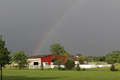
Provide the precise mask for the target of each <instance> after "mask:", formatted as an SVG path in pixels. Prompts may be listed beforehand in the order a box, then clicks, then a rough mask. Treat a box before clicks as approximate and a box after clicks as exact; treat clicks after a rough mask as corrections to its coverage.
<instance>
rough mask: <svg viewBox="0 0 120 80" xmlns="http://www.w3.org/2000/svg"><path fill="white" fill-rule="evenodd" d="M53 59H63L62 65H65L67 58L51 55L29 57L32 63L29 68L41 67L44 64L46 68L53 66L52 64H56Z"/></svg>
mask: <svg viewBox="0 0 120 80" xmlns="http://www.w3.org/2000/svg"><path fill="white" fill-rule="evenodd" d="M53 58H57V59H62V63H64V62H65V59H66V57H62V56H58V55H50V54H48V55H35V56H30V57H29V59H28V61H29V62H30V63H29V66H38V67H39V66H40V65H41V64H43V65H44V66H47V65H51V64H54V63H53V62H52V59H53ZM62 63H61V64H62Z"/></svg>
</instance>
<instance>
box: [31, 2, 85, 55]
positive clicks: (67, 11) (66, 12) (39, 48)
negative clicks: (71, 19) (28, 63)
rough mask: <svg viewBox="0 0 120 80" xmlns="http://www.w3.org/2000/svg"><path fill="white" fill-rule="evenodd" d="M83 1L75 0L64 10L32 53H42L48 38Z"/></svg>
mask: <svg viewBox="0 0 120 80" xmlns="http://www.w3.org/2000/svg"><path fill="white" fill-rule="evenodd" d="M81 1H83V0H77V1H75V3H73V4H72V5H71V7H70V8H69V9H68V10H66V11H65V12H64V14H63V15H62V16H61V17H60V18H59V19H58V21H57V22H56V23H55V24H54V25H53V26H52V27H51V28H50V29H49V31H48V32H47V33H46V34H45V35H44V37H43V38H42V40H41V41H40V43H39V44H38V47H37V48H36V49H35V50H34V52H33V53H32V54H33V55H37V54H40V51H41V50H42V49H43V47H44V45H45V43H47V42H48V40H49V39H50V37H51V36H52V35H53V34H54V32H55V31H56V30H57V28H58V27H59V26H60V25H61V24H62V23H63V22H64V21H65V19H66V17H67V16H69V14H70V13H72V12H73V11H74V9H76V8H77V7H79V5H80V3H81Z"/></svg>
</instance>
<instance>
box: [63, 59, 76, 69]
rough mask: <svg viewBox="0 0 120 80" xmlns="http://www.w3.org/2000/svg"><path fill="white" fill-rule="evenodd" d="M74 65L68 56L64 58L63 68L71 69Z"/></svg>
mask: <svg viewBox="0 0 120 80" xmlns="http://www.w3.org/2000/svg"><path fill="white" fill-rule="evenodd" d="M74 66H75V64H74V61H73V60H71V59H70V58H66V62H65V69H69V70H70V69H72V68H73V67H74Z"/></svg>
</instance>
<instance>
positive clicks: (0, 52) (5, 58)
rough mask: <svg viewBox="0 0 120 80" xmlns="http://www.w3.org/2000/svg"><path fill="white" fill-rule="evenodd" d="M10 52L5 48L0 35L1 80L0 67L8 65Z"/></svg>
mask: <svg viewBox="0 0 120 80" xmlns="http://www.w3.org/2000/svg"><path fill="white" fill-rule="evenodd" d="M9 55H10V52H9V51H8V49H7V48H6V47H5V41H3V40H2V35H0V70H1V80H2V67H4V66H5V65H6V64H9V63H10V60H11V57H10V56H9Z"/></svg>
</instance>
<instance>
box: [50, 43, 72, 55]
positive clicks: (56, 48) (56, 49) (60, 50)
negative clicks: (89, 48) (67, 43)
mask: <svg viewBox="0 0 120 80" xmlns="http://www.w3.org/2000/svg"><path fill="white" fill-rule="evenodd" d="M50 52H51V54H53V55H56V54H57V55H59V56H64V57H70V55H69V53H68V52H66V51H65V50H64V47H63V46H61V45H60V44H59V43H53V44H51V45H50Z"/></svg>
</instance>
